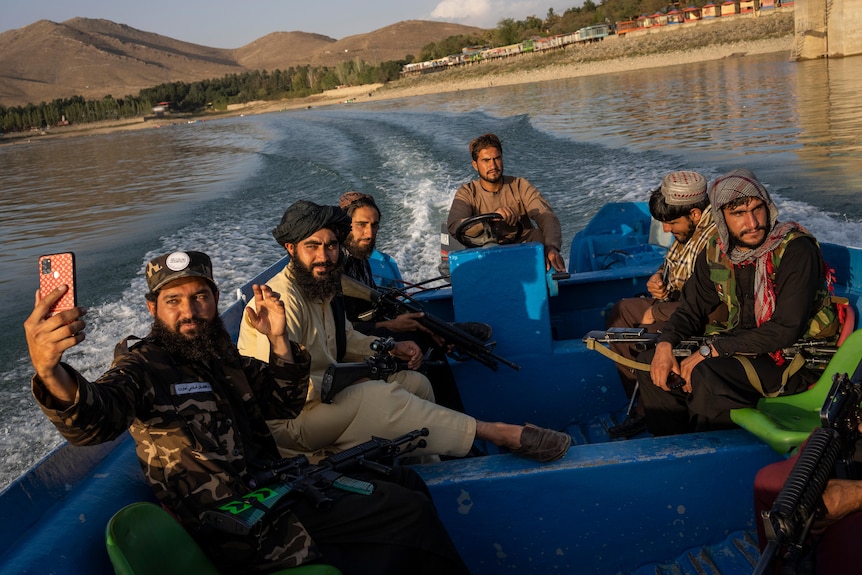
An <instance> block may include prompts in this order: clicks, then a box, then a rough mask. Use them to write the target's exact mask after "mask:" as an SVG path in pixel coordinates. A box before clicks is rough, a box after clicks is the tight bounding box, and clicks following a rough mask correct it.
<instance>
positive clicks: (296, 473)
mask: <svg viewBox="0 0 862 575" xmlns="http://www.w3.org/2000/svg"><path fill="white" fill-rule="evenodd" d="M428 433H429V432H428V428H426V427H423V428H422V429H416V430H413V431H411V432H408V433H405V434H404V435H401V436H399V437H396V438H395V439H383V438H380V437H373V436H372V438H371V439H370V440H368V441H366V442H365V443H361V444H359V445H356V446H354V447H351V448H350V449H347V450H345V451H342V452H341V453H336V454H335V455H331V456H329V457H327V458H326V459H323V460H322V461H320V463H318V464H317V465H313V464H311V463H309V461H308V458H306V457H305V456H304V455H297V456H296V457H290V458H287V459H281V460H279V461H276V462H273V463H271V464H270V465H267V466H265V467H264V468H262V469H260V470H258V471H257V472H256V473H254V474H253V477H254V479H253V480H251V481H250V482H249V485H250V487H252V488H253V489H255V488H256V489H255V490H254V491H251V492H250V493H247V494H245V495H244V496H243V497H241V498H239V499H236V500H232V501H229V502H227V503H223V504H221V505H219V506H218V507H216V508H214V509H209V510H207V511H205V512H204V514H203V515H204V520H205V521H206V522H207V523H208V524H210V525H212V526H213V527H215V528H216V529H219V530H220V531H225V532H227V533H234V534H237V535H248V534H249V533H251V532H252V531H253V530H254V529H255V527H257V526H258V525H259V524H260V522H261V521H263V519H264V518H265V517H266V516H267V514H268V513H272V512H274V511H276V510H281V509H284V508H286V507H288V506H289V505H290V504H291V503H292V502H294V501H296V500H297V499H298V498H299V497H305V498H307V499H309V501H311V503H312V504H313V505H314V506H315V507H317V508H320V509H328V508H330V507H331V506H332V499H331V498H330V497H329V496H327V494H326V492H327V491H328V490H329V489H331V488H338V489H342V490H344V491H351V492H353V493H360V494H365V495H368V494H370V493H372V492H373V491H374V485H373V484H371V483H368V482H367V481H361V480H358V479H352V478H350V477H346V476H345V475H344V474H345V473H347V472H350V471H351V470H355V469H357V468H365V469H370V470H372V471H375V472H377V473H381V474H383V475H388V474H389V473H391V472H392V468H391V467H389V465H391V464H392V462H393V461H394V459H395V457H396V456H397V455H403V454H405V453H409V452H411V451H414V450H416V449H420V448H422V447H425V446H426V442H425V440H424V439H419V438H420V437H427V436H428ZM416 439H419V441H417V442H416V443H410V442H412V441H414V440H416ZM405 443H408V444H409V445H407V446H406V447H404V448H402V447H401V446H402V445H404V444H405Z"/></svg>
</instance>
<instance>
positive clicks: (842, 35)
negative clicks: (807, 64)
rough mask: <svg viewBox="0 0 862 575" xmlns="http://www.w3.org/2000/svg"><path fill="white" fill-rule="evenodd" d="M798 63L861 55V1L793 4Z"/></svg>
mask: <svg viewBox="0 0 862 575" xmlns="http://www.w3.org/2000/svg"><path fill="white" fill-rule="evenodd" d="M794 18H795V21H796V41H795V44H794V47H793V57H794V58H795V59H797V60H811V59H814V58H842V57H844V56H854V55H857V54H862V0H796V5H795V7H794Z"/></svg>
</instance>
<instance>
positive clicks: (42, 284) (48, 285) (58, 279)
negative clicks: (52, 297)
mask: <svg viewBox="0 0 862 575" xmlns="http://www.w3.org/2000/svg"><path fill="white" fill-rule="evenodd" d="M61 285H67V286H69V291H67V292H66V294H65V295H64V296H63V297H62V298H60V300H59V301H58V302H57V303H56V304H55V305H54V306H53V307H51V310H50V314H51V315H54V314H56V313H59V312H61V311H66V310H67V309H71V308H73V307H75V306H76V305H78V295H77V289H76V285H75V254H73V253H72V252H65V253H59V254H50V255H44V256H40V257H39V293H40V294H41V296H42V297H45V296H46V295H48V294H49V293H51V292H52V291H53V290H55V289H56V288H58V287H60V286H61Z"/></svg>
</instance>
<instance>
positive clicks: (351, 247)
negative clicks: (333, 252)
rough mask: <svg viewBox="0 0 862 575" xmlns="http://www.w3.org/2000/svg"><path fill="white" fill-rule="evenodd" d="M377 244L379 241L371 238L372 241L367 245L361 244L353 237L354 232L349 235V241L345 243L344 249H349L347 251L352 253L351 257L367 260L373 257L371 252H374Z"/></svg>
mask: <svg viewBox="0 0 862 575" xmlns="http://www.w3.org/2000/svg"><path fill="white" fill-rule="evenodd" d="M376 244H377V240H375V239H374V238H371V240H370V241H369V242H368V243H367V244H360V243H359V242H358V241H356V239H355V238H354V237H353V232H351V233H350V234H348V235H347V241H345V242H344V247H346V248H347V251H348V252H350V255H352V256H353V257H355V258H356V259H358V260H367V259H368V258H370V257H371V252H373V251H374V246H375V245H376Z"/></svg>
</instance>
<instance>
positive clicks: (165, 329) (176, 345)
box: [151, 316, 227, 361]
mask: <svg viewBox="0 0 862 575" xmlns="http://www.w3.org/2000/svg"><path fill="white" fill-rule="evenodd" d="M186 323H194V324H196V325H197V326H198V332H197V333H196V334H195V335H192V336H188V335H183V334H182V333H180V326H181V325H183V324H186ZM174 328H175V329H173V330H172V329H171V328H170V327H169V326H168V324H166V323H165V322H163V321H162V320H160V319H159V318H155V319H154V320H153V329H152V332H151V334H152V336H153V337H154V338H155V339H156V341H158V342H159V343H160V344H161V345H162V347H164V348H165V351H167V352H168V353H170V354H171V355H177V356H180V357H182V358H184V359H186V360H188V361H207V360H213V359H218V358H220V357H223V356H224V350H225V346H226V343H225V342H226V339H227V338H226V332H225V327H224V323H223V322H222V320H221V317H219V316H216V317H214V318H213V319H211V320H206V319H201V318H193V319H190V320H183V321H180V322H177V324H176V325H175V326H174Z"/></svg>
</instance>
